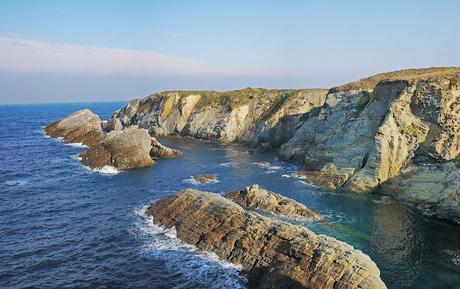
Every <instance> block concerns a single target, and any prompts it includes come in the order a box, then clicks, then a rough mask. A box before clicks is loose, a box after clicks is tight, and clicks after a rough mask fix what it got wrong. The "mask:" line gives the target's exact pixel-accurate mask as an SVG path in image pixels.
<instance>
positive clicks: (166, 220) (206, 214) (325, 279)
mask: <svg viewBox="0 0 460 289" xmlns="http://www.w3.org/2000/svg"><path fill="white" fill-rule="evenodd" d="M147 214H148V215H150V216H152V218H153V221H154V223H156V224H158V225H160V226H164V227H166V228H172V227H175V229H176V231H177V237H178V238H180V239H181V240H182V241H184V242H186V243H188V244H192V245H195V246H196V247H197V248H199V249H201V250H207V251H211V252H214V253H216V254H217V255H218V256H219V257H220V258H223V259H225V260H228V261H230V262H232V263H234V264H237V265H241V266H242V267H243V270H244V272H245V273H247V274H248V277H249V283H248V287H249V288H257V289H261V288H264V289H265V288H266V289H268V288H280V289H282V288H290V289H297V288H299V289H300V288H302V289H305V288H310V289H320V288H321V289H326V288H330V289H332V288H341V289H346V288H350V289H351V288H363V289H364V288H368V289H379V288H386V287H385V284H384V283H383V282H382V281H381V279H380V277H379V275H380V272H379V269H378V268H377V266H376V265H375V263H374V262H372V260H371V259H370V258H369V257H368V256H367V255H365V254H363V253H362V252H361V251H359V250H356V249H354V248H353V247H352V246H350V245H348V244H346V243H343V242H340V241H337V240H336V239H334V238H330V237H326V236H323V235H316V234H314V233H313V232H311V231H309V230H308V229H307V228H305V227H300V226H295V225H291V224H288V223H285V222H280V221H274V220H272V219H269V218H267V217H262V216H261V215H259V214H257V213H254V212H249V211H246V210H245V209H243V208H242V207H241V206H239V205H238V204H236V203H235V202H232V201H230V200H228V199H226V198H224V197H223V196H220V195H218V194H214V193H207V192H201V191H197V190H190V189H189V190H184V191H181V192H179V193H178V194H177V195H174V196H171V197H167V198H163V199H160V200H159V201H157V202H155V203H154V204H152V205H151V206H150V207H149V208H148V209H147Z"/></svg>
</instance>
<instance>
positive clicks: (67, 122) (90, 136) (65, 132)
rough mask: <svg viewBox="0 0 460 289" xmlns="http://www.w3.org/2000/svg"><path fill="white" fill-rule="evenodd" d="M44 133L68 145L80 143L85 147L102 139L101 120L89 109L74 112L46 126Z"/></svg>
mask: <svg viewBox="0 0 460 289" xmlns="http://www.w3.org/2000/svg"><path fill="white" fill-rule="evenodd" d="M45 133H46V134H47V135H49V136H51V137H55V138H62V139H64V140H65V141H67V142H69V143H81V144H84V145H87V146H91V145H94V144H97V143H99V142H100V141H101V139H102V137H103V134H102V128H101V120H100V119H99V117H98V116H97V115H96V114H94V113H92V112H91V111H90V110H89V109H83V110H79V111H76V112H74V113H72V114H70V115H68V116H66V117H65V118H63V119H61V120H59V121H57V122H54V123H52V124H49V125H47V126H46V127H45Z"/></svg>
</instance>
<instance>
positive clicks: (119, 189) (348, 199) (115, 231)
mask: <svg viewBox="0 0 460 289" xmlns="http://www.w3.org/2000/svg"><path fill="white" fill-rule="evenodd" d="M122 105H123V104H122V103H81V104H51V105H3V106H0V122H1V126H0V288H158V289H160V288H184V289H185V288H187V289H189V288H191V289H193V288H207V289H210V288H216V289H219V288H245V278H244V276H242V275H241V274H240V272H239V270H240V268H238V267H237V266H234V265H232V264H229V263H227V262H224V261H222V260H219V258H217V256H215V255H214V254H211V253H206V252H199V251H197V250H195V248H193V247H191V246H188V245H186V244H183V243H181V242H180V241H179V240H178V239H177V238H175V232H174V230H164V229H162V228H159V227H157V226H155V225H153V224H152V222H151V220H150V219H149V218H147V217H146V216H145V214H144V210H145V208H146V206H147V205H148V204H149V203H151V202H153V201H154V200H156V199H158V198H161V197H164V196H168V195H171V194H173V193H174V192H177V191H179V190H181V189H184V188H188V187H192V188H198V189H201V190H205V191H212V192H227V191H231V190H237V189H240V188H243V187H244V186H247V185H251V184H255V183H257V184H259V185H261V186H262V187H264V188H266V189H269V190H272V191H274V192H277V193H280V194H282V195H285V196H287V197H290V198H293V199H295V200H297V201H299V202H301V203H303V204H305V205H307V206H308V207H310V208H311V209H313V210H315V211H318V212H319V213H320V214H322V215H324V216H325V218H324V219H323V220H321V221H317V222H305V223H301V225H303V226H306V227H308V228H310V229H311V230H312V231H314V232H316V233H320V234H326V235H329V236H333V237H335V238H337V239H339V240H342V241H345V242H347V243H349V244H351V245H353V246H354V247H355V248H357V249H360V250H362V251H363V252H364V253H366V254H368V255H369V256H370V257H371V258H372V260H374V262H375V263H377V265H378V267H379V268H380V271H381V276H382V280H383V281H384V282H385V283H386V285H387V286H388V288H414V289H415V288H417V289H423V288H426V289H428V288H430V289H431V288H432V289H442V288H460V225H458V224H452V223H449V222H446V221H444V220H440V219H437V218H435V217H433V216H429V215H426V214H423V213H422V212H421V211H420V210H418V209H416V208H412V207H410V206H407V205H405V204H402V203H399V202H398V201H395V200H393V199H392V198H390V197H388V196H379V195H372V194H352V193H331V192H326V191H323V190H321V189H318V188H315V187H312V186H309V185H307V184H306V183H305V182H304V181H303V180H301V179H298V178H297V177H296V175H295V172H296V170H297V169H298V168H299V167H300V164H298V163H287V162H283V161H281V160H279V159H278V158H277V156H276V154H274V153H258V152H256V151H252V150H251V149H249V148H247V147H242V146H237V145H220V144H216V143H212V142H203V141H194V140H189V139H182V138H162V139H160V141H161V142H162V143H163V144H165V145H167V146H169V147H172V148H176V149H179V150H181V151H183V152H184V156H183V157H182V158H176V159H169V160H160V161H158V162H157V164H156V165H155V166H153V167H151V168H145V169H137V170H132V171H127V172H118V171H116V170H108V171H93V170H90V169H88V168H85V167H84V166H82V165H81V164H80V163H79V161H78V160H77V156H78V154H79V153H80V152H81V151H83V150H84V148H82V147H81V146H75V145H69V144H66V143H64V142H62V141H60V140H57V139H53V138H48V137H46V136H45V135H44V133H43V126H44V125H46V124H48V123H51V122H53V121H56V120H58V119H60V118H62V117H64V116H66V115H67V114H69V113H71V112H74V111H76V110H79V109H82V108H89V109H91V110H92V111H93V112H95V113H97V114H98V115H99V116H100V117H101V118H102V119H107V118H109V117H110V116H111V114H112V113H113V112H114V111H115V110H116V109H118V108H120V107H121V106H122ZM200 173H211V174H216V175H218V177H219V182H216V183H212V184H208V185H198V184H196V183H194V182H193V181H192V180H191V176H192V175H194V174H200ZM456 286H457V287H456Z"/></svg>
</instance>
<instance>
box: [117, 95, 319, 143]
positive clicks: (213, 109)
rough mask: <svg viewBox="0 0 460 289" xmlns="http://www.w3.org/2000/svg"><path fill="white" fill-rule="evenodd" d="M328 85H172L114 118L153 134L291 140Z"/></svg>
mask: <svg viewBox="0 0 460 289" xmlns="http://www.w3.org/2000/svg"><path fill="white" fill-rule="evenodd" d="M325 95H326V90H321V89H304V90H266V89H252V88H247V89H242V90H236V91H230V92H213V91H192V92H187V91H173V92H163V93H157V94H154V95H151V96H149V97H147V98H144V99H142V100H133V101H131V102H129V103H128V105H127V106H125V107H124V108H122V109H121V110H119V111H117V112H116V113H115V114H114V118H118V119H120V120H121V122H122V124H123V125H124V126H129V125H132V124H137V125H139V127H141V128H146V129H148V130H149V131H150V133H151V134H153V135H161V136H164V135H184V136H191V137H195V138H199V139H207V140H214V141H219V142H222V143H231V142H236V141H240V142H248V143H253V144H260V143H263V142H270V144H271V145H274V146H275V147H276V146H279V145H281V144H282V143H284V142H286V141H288V140H289V139H290V138H291V137H292V136H293V135H294V133H295V128H296V127H297V126H298V125H299V124H300V123H301V121H302V120H301V117H302V115H303V114H305V113H307V112H310V111H311V110H312V109H314V108H316V107H319V106H321V105H322V104H323V102H324V98H325Z"/></svg>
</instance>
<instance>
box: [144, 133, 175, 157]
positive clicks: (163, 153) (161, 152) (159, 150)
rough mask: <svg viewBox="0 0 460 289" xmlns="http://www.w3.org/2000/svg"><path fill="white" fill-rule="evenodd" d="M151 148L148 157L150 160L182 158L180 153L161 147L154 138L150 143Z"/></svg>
mask: <svg viewBox="0 0 460 289" xmlns="http://www.w3.org/2000/svg"><path fill="white" fill-rule="evenodd" d="M151 145H152V148H151V149H150V156H151V157H152V158H156V159H157V158H160V159H170V158H177V157H181V156H182V152H181V151H178V150H175V149H171V148H168V147H166V146H164V145H162V144H161V143H160V142H159V141H158V140H157V139H156V138H154V137H152V141H151Z"/></svg>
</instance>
